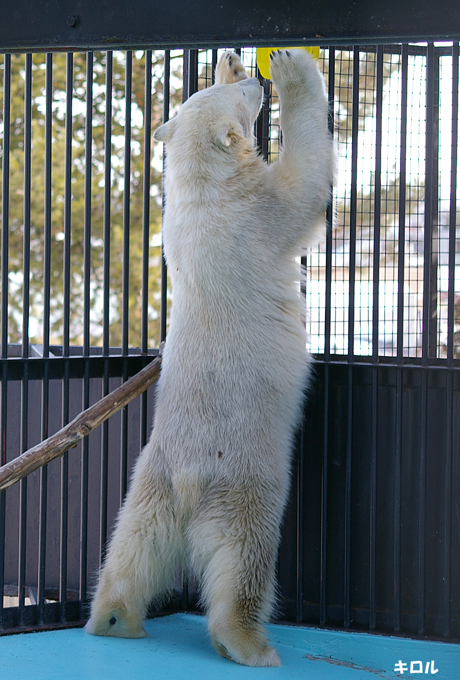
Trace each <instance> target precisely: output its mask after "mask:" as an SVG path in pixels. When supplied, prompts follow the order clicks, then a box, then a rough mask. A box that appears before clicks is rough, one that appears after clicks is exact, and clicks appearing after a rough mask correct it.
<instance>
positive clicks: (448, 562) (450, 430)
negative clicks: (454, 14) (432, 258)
mask: <svg viewBox="0 0 460 680" xmlns="http://www.w3.org/2000/svg"><path fill="white" fill-rule="evenodd" d="M458 79H459V44H458V42H455V43H453V45H452V128H451V166H450V215H449V217H450V219H449V287H448V312H447V315H448V321H447V366H448V370H447V392H446V396H447V442H446V472H445V482H444V489H445V491H444V496H445V519H444V524H445V538H444V636H445V637H448V636H449V635H450V634H451V617H452V609H451V599H452V587H451V582H452V558H451V550H452V457H453V451H454V389H453V377H454V376H453V368H452V365H453V358H454V325H455V314H454V311H455V249H456V233H457V180H458V177H457V163H458Z"/></svg>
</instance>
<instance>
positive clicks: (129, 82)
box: [120, 51, 133, 503]
mask: <svg viewBox="0 0 460 680" xmlns="http://www.w3.org/2000/svg"><path fill="white" fill-rule="evenodd" d="M132 87H133V53H132V52H130V51H128V52H127V53H126V67H125V159H124V185H123V271H122V279H123V282H122V298H123V299H122V334H121V335H122V339H121V352H122V354H123V356H126V355H127V354H128V347H129V241H130V226H131V225H130V189H131V106H132V104H131V99H132ZM126 378H127V367H126V363H125V365H124V370H123V381H125V380H126ZM128 411H129V409H128V406H126V407H125V408H124V409H123V410H122V412H121V456H120V503H122V502H123V499H124V497H125V495H126V490H127V486H128Z"/></svg>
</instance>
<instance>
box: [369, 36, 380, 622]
mask: <svg viewBox="0 0 460 680" xmlns="http://www.w3.org/2000/svg"><path fill="white" fill-rule="evenodd" d="M376 60H377V63H376V67H377V70H376V106H375V166H374V177H375V179H374V182H375V187H374V257H373V271H372V275H373V300H372V363H373V367H372V421H371V479H370V518H369V519H370V521H369V628H370V630H375V627H376V614H377V609H376V578H375V567H376V562H375V554H376V536H377V441H378V361H379V284H380V210H381V196H382V193H381V191H382V102H383V46H382V45H378V46H377V54H376Z"/></svg>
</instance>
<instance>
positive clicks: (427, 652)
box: [0, 614, 460, 680]
mask: <svg viewBox="0 0 460 680" xmlns="http://www.w3.org/2000/svg"><path fill="white" fill-rule="evenodd" d="M146 628H147V630H148V632H149V634H150V637H148V638H144V639H142V640H121V639H116V638H101V637H93V636H91V635H87V634H86V633H85V632H84V631H83V630H82V629H75V628H74V629H70V630H57V631H52V632H46V633H30V634H27V635H11V636H7V637H2V638H0V679H1V680H64V679H65V680H134V679H135V680H139V679H141V680H148V679H149V678H152V679H153V678H155V679H157V678H158V680H160V679H161V680H187V679H188V678H199V680H255V679H257V680H263V679H265V678H269V680H272V679H273V680H296V679H297V678H299V680H302V679H303V678H305V679H308V680H372V678H396V677H407V678H420V679H422V678H429V677H430V676H431V677H435V678H436V679H437V680H460V645H453V644H448V643H442V642H424V641H419V640H408V639H401V638H394V637H383V636H378V635H370V634H368V633H345V632H335V631H328V630H319V629H315V628H300V627H295V626H279V625H270V626H268V631H269V637H270V639H271V641H272V643H273V644H274V645H275V646H276V648H277V649H278V652H279V654H280V656H281V661H282V663H283V666H282V667H281V668H246V667H245V666H238V665H237V664H235V663H233V662H231V661H227V660H226V659H222V658H220V657H219V656H218V655H217V654H216V653H215V652H214V650H213V648H212V646H211V643H210V641H209V638H208V635H207V632H206V619H205V618H204V617H200V616H194V615H190V614H175V615H173V616H168V617H165V618H159V619H154V620H151V621H147V623H146ZM411 671H412V672H411Z"/></svg>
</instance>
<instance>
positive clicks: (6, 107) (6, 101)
mask: <svg viewBox="0 0 460 680" xmlns="http://www.w3.org/2000/svg"><path fill="white" fill-rule="evenodd" d="M10 122H11V55H9V54H5V55H4V57H3V144H2V240H1V249H2V252H1V268H2V272H1V281H2V290H1V292H0V299H1V338H0V341H1V348H0V353H1V357H2V360H3V359H4V360H5V361H4V362H3V361H2V371H1V375H2V387H1V395H2V403H1V416H0V426H1V433H0V436H1V439H0V442H1V443H0V464H1V465H5V463H6V447H7V425H8V383H7V380H6V360H7V357H8V266H9V265H8V253H9V198H10V188H9V180H10ZM5 501H6V495H5V492H0V629H2V628H3V626H4V611H3V596H4V582H5V509H6V503H5Z"/></svg>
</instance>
